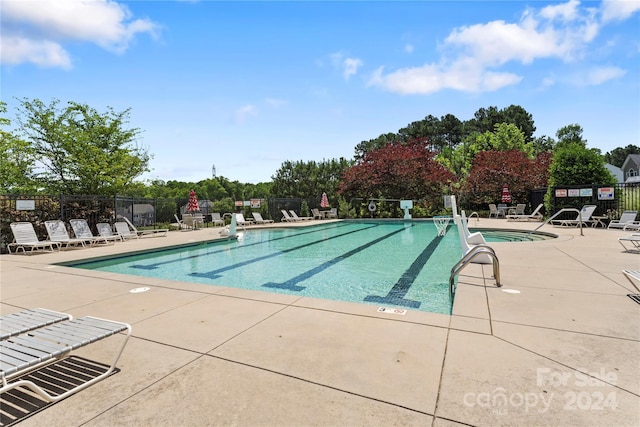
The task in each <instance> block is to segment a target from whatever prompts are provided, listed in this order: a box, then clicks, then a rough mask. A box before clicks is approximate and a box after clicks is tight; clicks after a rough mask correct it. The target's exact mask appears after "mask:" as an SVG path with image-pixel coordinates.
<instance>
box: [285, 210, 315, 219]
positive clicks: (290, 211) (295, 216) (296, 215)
mask: <svg viewBox="0 0 640 427" xmlns="http://www.w3.org/2000/svg"><path fill="white" fill-rule="evenodd" d="M289 213H290V214H291V218H293V219H294V220H296V221H311V220H312V219H313V217H312V216H298V214H297V213H296V211H294V210H293V209H290V210H289Z"/></svg>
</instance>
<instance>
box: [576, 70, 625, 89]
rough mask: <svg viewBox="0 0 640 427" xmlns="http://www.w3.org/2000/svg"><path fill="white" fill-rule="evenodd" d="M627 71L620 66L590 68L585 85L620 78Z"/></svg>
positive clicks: (593, 84)
mask: <svg viewBox="0 0 640 427" xmlns="http://www.w3.org/2000/svg"><path fill="white" fill-rule="evenodd" d="M625 74H627V72H626V71H625V70H623V69H621V68H618V67H598V68H594V69H592V70H590V71H589V72H588V73H587V75H586V80H584V81H583V83H584V84H585V85H588V86H596V85H600V84H602V83H604V82H606V81H609V80H613V79H617V78H620V77H622V76H624V75H625Z"/></svg>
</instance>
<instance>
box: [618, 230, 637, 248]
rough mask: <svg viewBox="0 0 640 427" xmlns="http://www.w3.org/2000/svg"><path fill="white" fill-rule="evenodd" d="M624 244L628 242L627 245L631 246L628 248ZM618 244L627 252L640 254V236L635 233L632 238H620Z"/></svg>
mask: <svg viewBox="0 0 640 427" xmlns="http://www.w3.org/2000/svg"><path fill="white" fill-rule="evenodd" d="M624 242H627V244H630V245H631V246H630V247H627V245H625V244H624ZM618 243H620V244H621V245H622V247H623V248H624V251H625V252H640V234H637V233H634V234H631V235H630V236H626V237H619V238H618Z"/></svg>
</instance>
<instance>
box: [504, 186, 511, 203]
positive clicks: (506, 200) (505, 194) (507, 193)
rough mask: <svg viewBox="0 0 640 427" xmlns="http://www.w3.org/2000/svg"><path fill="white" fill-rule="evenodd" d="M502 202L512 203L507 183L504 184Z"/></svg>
mask: <svg viewBox="0 0 640 427" xmlns="http://www.w3.org/2000/svg"><path fill="white" fill-rule="evenodd" d="M502 203H511V193H509V187H508V186H507V184H504V185H503V186H502Z"/></svg>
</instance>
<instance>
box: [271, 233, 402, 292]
mask: <svg viewBox="0 0 640 427" xmlns="http://www.w3.org/2000/svg"><path fill="white" fill-rule="evenodd" d="M404 230H405V229H404V227H403V228H401V229H399V230H396V231H393V232H391V233H389V234H385V235H384V236H381V237H378V238H377V239H375V240H372V241H370V242H367V243H365V244H364V245H360V246H358V247H357V248H354V249H351V250H350V251H349V252H345V253H344V254H342V255H339V256H337V257H335V258H333V259H330V260H329V261H326V262H323V263H322V264H320V265H319V266H317V267H315V268H312V269H311V270H308V271H305V272H304V273H302V274H299V275H297V276H296V277H294V278H293V279H290V280H287V281H286V282H284V283H273V282H271V283H265V284H264V285H262V286H264V287H265V288H278V289H287V290H290V291H296V292H300V291H302V290H304V289H306V287H305V286H298V285H297V283H300V282H302V281H303V280H306V279H308V278H309V277H311V276H314V275H316V274H318V273H320V272H321V271H323V270H326V269H327V268H329V267H331V266H332V265H334V264H336V263H338V262H340V261H342V260H345V259H347V258H349V257H350V256H353V255H355V254H357V253H358V252H361V251H363V250H365V249H367V248H370V247H371V246H373V245H375V244H377V243H380V242H382V241H383V240H385V239H388V238H389V237H391V236H394V235H396V234H398V233H400V232H402V231H404Z"/></svg>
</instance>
